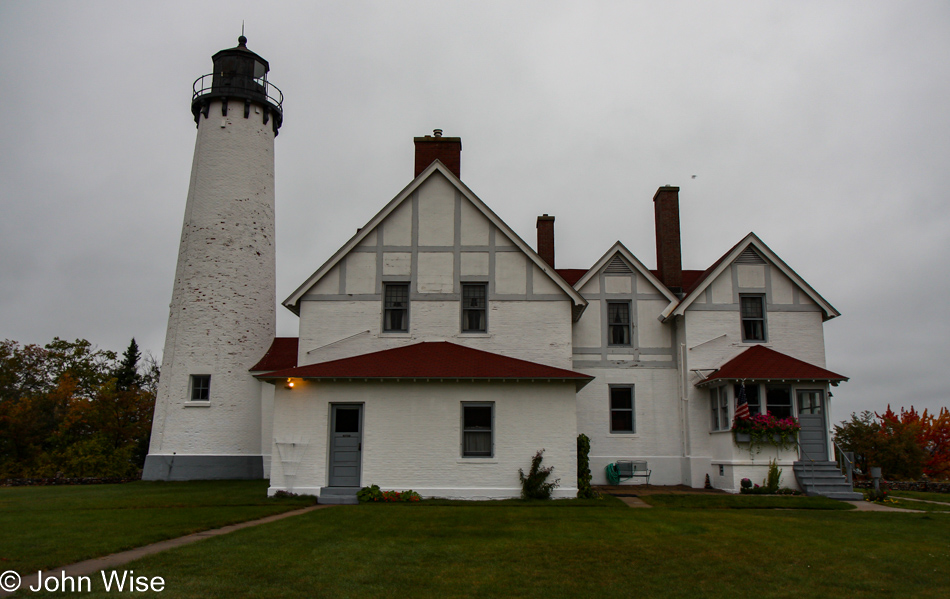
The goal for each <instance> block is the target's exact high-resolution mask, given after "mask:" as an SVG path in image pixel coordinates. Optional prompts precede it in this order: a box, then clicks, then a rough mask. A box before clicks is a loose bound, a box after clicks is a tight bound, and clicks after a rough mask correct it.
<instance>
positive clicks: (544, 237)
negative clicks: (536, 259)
mask: <svg viewBox="0 0 950 599" xmlns="http://www.w3.org/2000/svg"><path fill="white" fill-rule="evenodd" d="M538 255H539V256H541V259H542V260H544V261H545V262H547V263H548V265H549V266H550V267H551V268H554V217H553V216H548V215H547V214H544V215H541V216H539V217H538Z"/></svg>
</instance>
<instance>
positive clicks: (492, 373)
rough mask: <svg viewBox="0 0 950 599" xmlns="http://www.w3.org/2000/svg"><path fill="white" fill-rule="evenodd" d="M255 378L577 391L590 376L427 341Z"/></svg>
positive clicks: (287, 369)
mask: <svg viewBox="0 0 950 599" xmlns="http://www.w3.org/2000/svg"><path fill="white" fill-rule="evenodd" d="M256 376H257V378H259V379H263V380H268V379H284V378H302V379H329V380H348V379H386V380H453V381H461V380H464V381H476V380H479V381H487V380H504V381H552V382H568V381H570V382H573V383H575V385H577V389H580V388H581V387H583V386H584V385H586V384H587V383H589V382H590V381H592V380H593V379H594V377H592V376H588V375H586V374H582V373H580V372H574V371H573V370H566V369H563V368H555V367H553V366H547V365H545V364H538V363H536V362H529V361H527V360H519V359H517V358H510V357H508V356H501V355H498V354H493V353H491V352H487V351H482V350H478V349H473V348H471V347H465V346H462V345H456V344H455V343H449V342H448V341H428V342H425V341H424V342H422V343H416V344H413V345H407V346H404V347H397V348H394V349H387V350H383V351H378V352H372V353H369V354H363V355H361V356H353V357H350V358H343V359H340V360H332V361H330V362H321V363H319V364H308V365H306V366H298V367H296V368H286V369H283V370H277V371H274V372H268V373H266V374H259V375H256Z"/></svg>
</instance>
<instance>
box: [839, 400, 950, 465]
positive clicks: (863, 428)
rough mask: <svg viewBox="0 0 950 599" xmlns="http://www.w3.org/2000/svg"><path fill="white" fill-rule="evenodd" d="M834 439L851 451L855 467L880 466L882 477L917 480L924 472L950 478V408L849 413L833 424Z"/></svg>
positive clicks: (911, 408)
mask: <svg viewBox="0 0 950 599" xmlns="http://www.w3.org/2000/svg"><path fill="white" fill-rule="evenodd" d="M834 430H835V440H836V441H837V442H838V443H839V445H841V446H842V447H843V448H844V449H845V450H846V451H853V452H854V454H855V458H856V461H857V465H858V467H859V468H860V469H861V471H862V472H865V473H866V472H868V468H870V467H871V466H880V467H881V469H882V473H883V476H884V478H886V479H890V480H916V479H918V478H920V476H921V475H926V476H927V477H928V478H930V479H932V480H948V479H950V410H948V409H947V408H946V407H944V408H941V409H940V411H939V412H938V413H937V414H930V413H929V412H928V411H927V410H924V412H923V413H922V414H921V413H919V412H917V410H915V409H914V407H913V406H911V407H910V409H908V410H905V409H904V408H901V409H900V412H899V413H897V412H894V411H893V410H892V409H891V407H890V406H888V407H887V410H886V411H885V412H884V413H883V414H872V413H871V412H867V411H865V412H862V413H861V414H860V415H857V414H851V420H850V421H844V422H842V423H840V424H839V425H837V426H835V427H834Z"/></svg>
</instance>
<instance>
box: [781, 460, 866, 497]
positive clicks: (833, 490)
mask: <svg viewBox="0 0 950 599" xmlns="http://www.w3.org/2000/svg"><path fill="white" fill-rule="evenodd" d="M792 470H794V472H795V478H796V480H798V485H799V486H800V487H801V488H802V490H803V491H804V492H805V495H811V496H815V495H821V496H822V497H828V498H829V499H840V500H842V501H856V500H861V499H864V495H863V494H861V493H857V492H855V490H854V489H853V488H852V487H851V485H849V484H848V479H847V478H845V476H844V475H843V474H841V471H840V470H838V464H836V463H835V462H795V464H793V465H792Z"/></svg>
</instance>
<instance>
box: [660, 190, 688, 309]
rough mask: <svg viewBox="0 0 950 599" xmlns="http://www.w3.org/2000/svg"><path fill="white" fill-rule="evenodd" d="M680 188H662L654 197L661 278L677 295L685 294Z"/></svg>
mask: <svg viewBox="0 0 950 599" xmlns="http://www.w3.org/2000/svg"><path fill="white" fill-rule="evenodd" d="M679 194H680V188H679V187H670V186H666V187H661V188H659V189H657V190H656V194H655V195H654V196H653V209H654V214H655V216H656V270H657V277H658V278H659V279H660V281H662V282H663V284H664V285H666V286H667V287H669V288H670V291H672V292H673V293H682V291H683V260H682V256H681V252H680V199H679Z"/></svg>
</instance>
